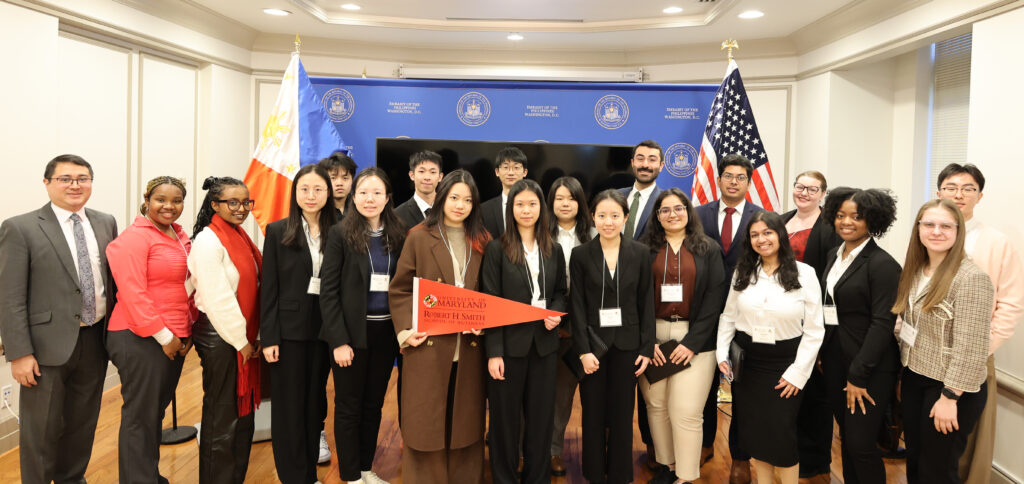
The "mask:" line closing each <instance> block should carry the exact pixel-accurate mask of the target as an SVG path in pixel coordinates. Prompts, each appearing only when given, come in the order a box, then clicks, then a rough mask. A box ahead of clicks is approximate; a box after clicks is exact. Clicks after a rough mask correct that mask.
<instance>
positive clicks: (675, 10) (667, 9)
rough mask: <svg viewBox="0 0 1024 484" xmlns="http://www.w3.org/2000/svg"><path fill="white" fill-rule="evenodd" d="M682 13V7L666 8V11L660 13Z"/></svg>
mask: <svg viewBox="0 0 1024 484" xmlns="http://www.w3.org/2000/svg"><path fill="white" fill-rule="evenodd" d="M682 11H683V9H682V7H667V8H666V9H664V10H662V12H664V13H679V12H682Z"/></svg>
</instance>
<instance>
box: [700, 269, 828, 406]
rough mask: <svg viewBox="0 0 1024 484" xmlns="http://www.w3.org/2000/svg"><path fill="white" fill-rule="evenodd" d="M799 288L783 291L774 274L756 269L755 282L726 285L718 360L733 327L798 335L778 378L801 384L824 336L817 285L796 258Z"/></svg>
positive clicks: (779, 336) (787, 336)
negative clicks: (790, 360)
mask: <svg viewBox="0 0 1024 484" xmlns="http://www.w3.org/2000/svg"><path fill="white" fill-rule="evenodd" d="M796 265H797V269H798V270H799V273H800V276H799V280H800V289H796V290H793V291H789V292H786V290H785V289H783V288H782V285H781V284H779V282H778V280H777V278H776V277H774V276H768V275H767V274H765V272H764V271H763V270H761V269H758V277H757V282H754V283H751V284H750V285H749V286H747V288H746V289H744V290H743V291H740V292H738V291H736V289H734V288H732V286H731V285H730V287H729V298H728V299H727V300H726V302H725V311H724V312H723V313H722V316H721V318H719V323H718V349H717V350H716V354H717V357H718V361H719V362H723V361H726V360H728V359H729V344H730V343H732V340H733V336H735V334H736V331H737V330H739V331H742V332H744V333H746V334H753V328H754V326H769V327H772V328H774V330H775V339H776V340H777V341H782V340H788V339H792V338H796V337H798V336H802V338H801V340H800V346H799V347H798V348H797V352H796V359H795V360H794V361H793V363H792V364H791V365H789V368H787V369H786V371H785V372H784V373H783V374H782V378H785V379H786V381H788V382H790V383H792V384H793V385H795V386H796V387H797V388H801V389H802V388H803V387H804V384H805V383H807V379H808V378H810V376H811V371H812V370H813V368H814V363H815V360H817V357H818V348H819V347H820V346H821V340H822V338H824V336H825V317H824V315H823V313H822V310H821V286H820V285H819V283H818V278H817V275H816V274H815V272H814V268H812V267H811V266H809V265H807V264H804V263H802V262H797V263H796Z"/></svg>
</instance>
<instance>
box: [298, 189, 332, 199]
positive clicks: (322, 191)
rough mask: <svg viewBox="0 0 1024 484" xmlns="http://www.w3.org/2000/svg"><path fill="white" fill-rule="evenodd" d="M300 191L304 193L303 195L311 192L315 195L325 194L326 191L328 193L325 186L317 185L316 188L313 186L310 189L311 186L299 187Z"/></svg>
mask: <svg viewBox="0 0 1024 484" xmlns="http://www.w3.org/2000/svg"><path fill="white" fill-rule="evenodd" d="M299 193H300V194H302V195H309V194H310V193H312V194H313V195H316V196H318V197H319V196H320V195H323V194H324V193H327V189H326V188H323V187H316V188H313V189H310V188H309V187H300V188H299Z"/></svg>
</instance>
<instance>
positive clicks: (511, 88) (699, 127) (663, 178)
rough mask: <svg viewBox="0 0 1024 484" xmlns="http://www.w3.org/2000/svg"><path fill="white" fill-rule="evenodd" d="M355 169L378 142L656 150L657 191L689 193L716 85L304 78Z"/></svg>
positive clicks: (369, 159) (367, 161)
mask: <svg viewBox="0 0 1024 484" xmlns="http://www.w3.org/2000/svg"><path fill="white" fill-rule="evenodd" d="M310 81H312V83H313V86H314V88H315V89H316V91H317V93H318V95H319V97H320V100H321V103H322V104H323V106H324V109H325V110H326V111H327V114H328V115H329V116H330V118H331V120H332V121H333V122H334V124H335V127H336V128H337V129H338V132H339V133H340V134H341V137H342V139H343V140H344V141H345V144H346V145H347V146H346V148H347V149H348V150H349V152H350V154H351V156H352V158H353V159H355V160H356V162H357V163H358V164H359V165H360V166H368V165H372V164H374V163H375V160H376V157H377V153H376V140H377V138H430V139H451V140H473V141H508V142H517V141H518V142H537V141H540V142H551V143H576V144H600V145H634V144H636V143H638V142H640V141H642V140H645V139H653V140H655V141H657V142H658V143H660V144H661V146H662V147H663V148H664V150H665V153H664V159H665V165H666V166H665V171H663V172H662V173H661V175H660V176H659V177H658V185H659V186H660V187H662V188H667V187H672V186H677V187H680V188H683V190H684V191H685V192H686V193H689V191H690V185H691V179H692V176H693V172H694V171H695V170H696V166H697V153H698V150H699V149H700V140H701V136H702V135H703V132H704V128H705V123H706V122H707V116H708V110H709V109H710V107H711V103H712V100H713V99H714V96H715V91H716V90H717V88H718V85H716V84H707V85H703V84H697V85H695V84H642V83H636V84H619V83H566V82H497V81H430V80H406V79H358V78H336V77H311V78H310Z"/></svg>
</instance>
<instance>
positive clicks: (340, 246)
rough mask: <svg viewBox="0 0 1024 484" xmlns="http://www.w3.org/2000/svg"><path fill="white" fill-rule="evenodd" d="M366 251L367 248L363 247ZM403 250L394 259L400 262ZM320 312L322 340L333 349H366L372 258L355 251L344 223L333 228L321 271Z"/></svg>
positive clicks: (397, 252)
mask: <svg viewBox="0 0 1024 484" xmlns="http://www.w3.org/2000/svg"><path fill="white" fill-rule="evenodd" d="M364 250H365V248H364ZM401 253H402V249H401V248H399V249H398V250H396V251H394V252H393V253H392V255H391V257H393V258H395V259H398V258H399V256H400V254H401ZM320 278H321V282H320V284H321V285H320V310H321V311H322V312H323V316H324V325H323V327H322V328H321V329H320V339H322V340H324V341H326V342H327V344H328V345H329V346H330V348H331V349H334V348H337V347H339V346H341V345H349V346H351V347H353V348H358V349H367V348H368V346H367V341H366V298H367V295H368V294H369V292H370V259H369V257H368V256H367V254H365V253H363V252H357V251H355V250H353V249H352V246H350V245H349V244H348V243H347V242H346V241H345V238H344V236H343V235H342V230H341V224H336V225H335V226H334V227H331V231H330V233H329V234H328V237H327V250H326V251H325V252H324V265H323V269H321V270H320Z"/></svg>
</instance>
